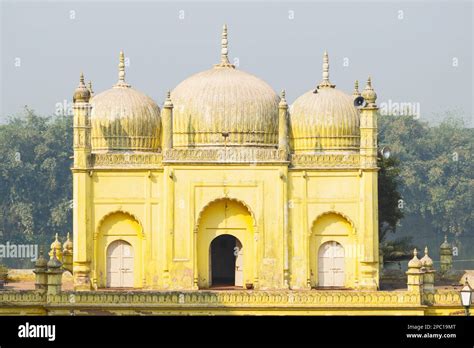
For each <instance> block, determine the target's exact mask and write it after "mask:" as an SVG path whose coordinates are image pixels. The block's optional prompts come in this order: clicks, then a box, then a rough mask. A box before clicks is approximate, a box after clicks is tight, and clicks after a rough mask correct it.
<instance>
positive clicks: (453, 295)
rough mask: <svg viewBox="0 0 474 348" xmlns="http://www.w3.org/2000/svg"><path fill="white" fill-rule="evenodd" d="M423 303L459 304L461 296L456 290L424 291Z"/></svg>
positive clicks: (436, 304) (433, 304)
mask: <svg viewBox="0 0 474 348" xmlns="http://www.w3.org/2000/svg"><path fill="white" fill-rule="evenodd" d="M423 303H424V304H426V305H427V306H460V305H461V298H460V295H459V291H456V290H436V291H435V292H434V293H424V294H423Z"/></svg>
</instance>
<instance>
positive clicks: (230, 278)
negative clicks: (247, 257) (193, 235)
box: [211, 234, 237, 286]
mask: <svg viewBox="0 0 474 348" xmlns="http://www.w3.org/2000/svg"><path fill="white" fill-rule="evenodd" d="M236 245H237V239H236V238H235V237H233V236H230V235H227V234H224V235H222V236H219V237H217V238H215V239H214V240H213V241H212V242H211V277H212V278H211V281H212V286H234V284H235V260H236V257H237V252H236Z"/></svg>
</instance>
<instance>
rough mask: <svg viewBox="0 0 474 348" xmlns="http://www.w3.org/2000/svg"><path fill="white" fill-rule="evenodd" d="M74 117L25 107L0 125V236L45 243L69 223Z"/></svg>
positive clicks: (19, 241)
mask: <svg viewBox="0 0 474 348" xmlns="http://www.w3.org/2000/svg"><path fill="white" fill-rule="evenodd" d="M71 155H72V117H71V116H57V117H56V116H55V117H40V116H37V115H36V114H35V113H34V112H33V111H31V110H29V109H25V112H24V114H23V115H21V116H17V117H14V118H11V119H10V120H9V122H8V123H7V124H4V125H0V231H1V232H2V234H1V235H0V241H2V242H6V241H10V243H33V242H34V243H43V244H49V243H50V242H51V236H53V235H54V233H56V232H58V233H60V234H64V233H65V232H66V231H68V230H70V229H71V226H72V211H71V209H70V206H69V201H70V200H71V199H72V179H71V171H70V166H71V159H70V156H71Z"/></svg>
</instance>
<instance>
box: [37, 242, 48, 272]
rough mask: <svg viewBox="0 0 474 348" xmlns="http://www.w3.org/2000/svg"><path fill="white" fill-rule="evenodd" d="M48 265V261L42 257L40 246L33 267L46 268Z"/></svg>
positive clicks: (42, 252)
mask: <svg viewBox="0 0 474 348" xmlns="http://www.w3.org/2000/svg"><path fill="white" fill-rule="evenodd" d="M47 266H48V261H46V259H45V258H44V251H43V248H42V247H41V248H40V251H39V256H38V258H37V259H36V262H35V268H46V267H47Z"/></svg>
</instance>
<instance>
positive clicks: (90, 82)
mask: <svg viewBox="0 0 474 348" xmlns="http://www.w3.org/2000/svg"><path fill="white" fill-rule="evenodd" d="M87 89H88V90H89V92H91V96H92V95H93V94H94V90H93V89H92V81H89V83H88V86H87Z"/></svg>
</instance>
